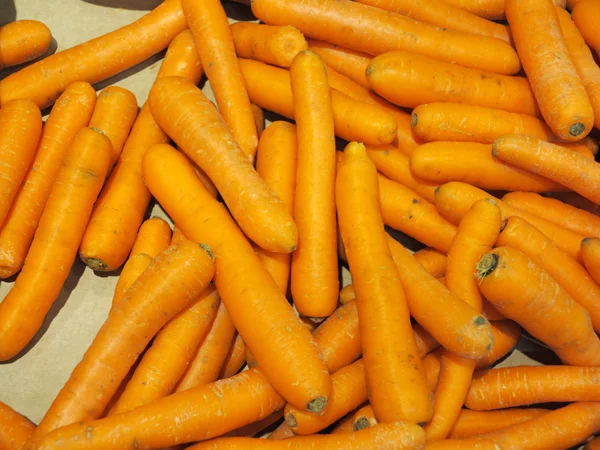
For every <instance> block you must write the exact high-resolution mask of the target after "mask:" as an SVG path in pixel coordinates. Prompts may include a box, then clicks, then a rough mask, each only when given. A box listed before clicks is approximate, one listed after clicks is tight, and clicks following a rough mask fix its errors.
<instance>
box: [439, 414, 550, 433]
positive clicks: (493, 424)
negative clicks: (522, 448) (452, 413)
mask: <svg viewBox="0 0 600 450" xmlns="http://www.w3.org/2000/svg"><path fill="white" fill-rule="evenodd" d="M548 412H549V411H548V410H547V409H541V408H512V409H501V410H498V411H471V410H469V409H463V410H461V412H460V414H459V416H458V420H457V421H456V424H455V425H454V428H452V431H451V432H450V434H449V437H450V438H451V439H462V438H468V437H471V436H476V435H479V434H485V433H489V432H491V431H496V430H500V429H502V428H506V427H509V426H511V425H514V424H516V423H521V422H526V421H528V420H531V419H535V418H536V417H539V416H541V415H543V414H546V413H548Z"/></svg>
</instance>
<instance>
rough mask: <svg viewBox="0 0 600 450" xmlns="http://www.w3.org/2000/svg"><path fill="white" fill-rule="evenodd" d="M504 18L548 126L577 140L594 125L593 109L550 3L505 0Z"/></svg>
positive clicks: (528, 0)
mask: <svg viewBox="0 0 600 450" xmlns="http://www.w3.org/2000/svg"><path fill="white" fill-rule="evenodd" d="M505 6H506V18H507V19H508V23H509V25H510V29H511V31H512V34H513V38H514V41H515V46H516V47H517V52H518V53H519V57H520V59H521V61H522V63H523V69H524V70H525V73H526V74H527V78H528V79H529V82H530V83H531V88H532V90H533V92H534V94H535V98H536V100H537V102H538V105H539V107H540V111H541V113H542V116H543V117H544V119H545V121H546V123H547V124H548V126H549V127H550V128H551V129H552V131H553V132H554V133H555V134H556V135H557V136H558V137H559V138H561V139H565V140H568V141H573V140H578V139H581V138H582V137H584V136H586V135H587V134H588V133H589V132H590V130H591V129H592V127H593V126H594V110H593V109H592V105H591V104H590V100H589V98H588V96H587V93H586V90H585V88H584V86H583V84H582V82H581V79H580V78H579V75H578V74H577V70H576V69H575V66H574V65H573V62H572V61H571V58H570V57H569V51H568V49H567V46H566V44H565V40H564V38H563V35H562V32H561V29H560V24H559V22H558V15H557V13H556V9H555V7H554V5H553V3H552V1H551V0H544V1H534V0H527V1H525V0H507V2H506V5H505Z"/></svg>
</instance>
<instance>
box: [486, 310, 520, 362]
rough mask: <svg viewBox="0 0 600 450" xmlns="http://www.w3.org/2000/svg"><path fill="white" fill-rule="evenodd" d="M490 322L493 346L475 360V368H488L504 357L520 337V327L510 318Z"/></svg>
mask: <svg viewBox="0 0 600 450" xmlns="http://www.w3.org/2000/svg"><path fill="white" fill-rule="evenodd" d="M490 324H491V326H492V333H494V346H493V347H492V348H491V349H490V351H489V352H488V353H487V354H486V355H485V356H483V357H482V358H479V359H478V360H477V364H475V370H482V369H488V368H489V367H490V366H491V365H493V364H494V363H496V362H497V361H498V360H499V359H501V358H504V357H505V356H506V355H507V354H508V353H510V352H511V351H512V350H513V349H514V348H515V346H516V345H517V342H518V340H519V338H520V337H521V327H520V326H519V325H518V324H516V323H515V322H513V321H512V320H494V321H493V322H490Z"/></svg>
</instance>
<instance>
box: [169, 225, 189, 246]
mask: <svg viewBox="0 0 600 450" xmlns="http://www.w3.org/2000/svg"><path fill="white" fill-rule="evenodd" d="M186 239H187V238H186V237H185V235H184V234H183V231H181V228H179V227H178V226H177V224H175V225H174V226H173V234H172V236H171V245H177V244H179V243H180V242H183V241H185V240H186Z"/></svg>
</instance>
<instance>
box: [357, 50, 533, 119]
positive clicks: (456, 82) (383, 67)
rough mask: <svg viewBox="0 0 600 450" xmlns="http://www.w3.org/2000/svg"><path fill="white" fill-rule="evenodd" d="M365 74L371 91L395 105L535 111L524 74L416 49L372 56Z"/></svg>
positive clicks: (530, 113) (529, 112)
mask: <svg viewBox="0 0 600 450" xmlns="http://www.w3.org/2000/svg"><path fill="white" fill-rule="evenodd" d="M366 76H367V79H368V80H369V84H370V85H371V88H372V89H373V90H374V91H375V92H377V93H378V94H379V95H381V96H382V97H383V98H385V99H387V100H389V101H390V102H392V103H394V104H396V105H399V106H407V107H409V108H414V107H417V106H419V105H422V104H424V103H433V102H452V103H465V104H467V105H473V106H483V107H486V108H495V109H501V110H504V111H508V112H513V113H518V114H529V115H531V116H537V115H539V110H538V107H537V104H536V100H535V98H534V96H533V92H532V90H531V87H530V86H529V83H528V82H527V80H526V79H525V78H522V77H511V76H507V75H498V74H495V73H491V72H484V71H483V70H478V69H471V68H467V67H461V66H458V65H456V64H451V63H449V62H444V61H439V60H437V59H433V58H430V57H428V56H424V55H419V54H418V53H410V52H408V51H393V52H389V53H385V54H383V55H380V56H376V57H375V58H373V60H372V61H371V63H370V64H369V66H368V67H367V71H366Z"/></svg>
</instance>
